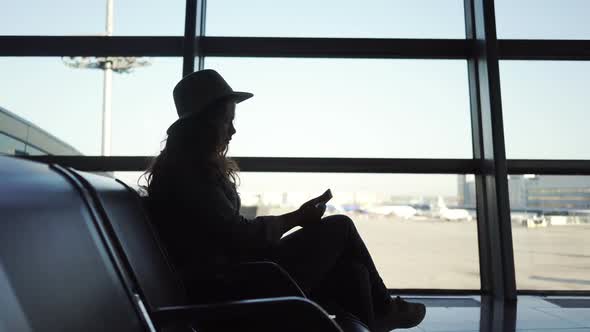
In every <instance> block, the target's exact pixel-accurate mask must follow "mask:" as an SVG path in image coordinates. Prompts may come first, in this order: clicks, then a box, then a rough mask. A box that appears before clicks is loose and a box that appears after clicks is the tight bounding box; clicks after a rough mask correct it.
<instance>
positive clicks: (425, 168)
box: [24, 156, 479, 174]
mask: <svg viewBox="0 0 590 332" xmlns="http://www.w3.org/2000/svg"><path fill="white" fill-rule="evenodd" d="M24 158H27V159H31V160H36V161H41V162H46V163H58V164H61V165H64V166H70V167H73V168H76V169H79V170H84V171H102V172H108V171H142V170H145V169H146V168H147V166H148V165H149V163H150V161H151V160H152V158H151V157H146V156H117V157H99V156H28V157H24ZM234 160H236V161H237V162H238V164H239V166H240V169H241V170H242V171H244V172H302V173H414V174H474V173H478V172H479V171H478V169H479V166H478V165H479V162H478V161H477V160H473V159H378V158H275V157H235V158H234Z"/></svg>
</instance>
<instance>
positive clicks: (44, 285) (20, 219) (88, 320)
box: [0, 156, 146, 332]
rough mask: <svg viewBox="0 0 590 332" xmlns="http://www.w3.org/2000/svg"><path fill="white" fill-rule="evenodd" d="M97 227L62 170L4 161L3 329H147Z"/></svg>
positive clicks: (0, 194)
mask: <svg viewBox="0 0 590 332" xmlns="http://www.w3.org/2000/svg"><path fill="white" fill-rule="evenodd" d="M96 226H97V225H96V218H95V215H94V213H93V211H92V210H91V209H90V207H89V205H88V204H87V201H85V200H84V198H83V196H81V193H80V192H79V191H78V189H77V187H75V186H74V185H73V184H72V183H71V182H69V180H68V179H67V177H65V176H64V173H61V172H60V171H59V170H58V169H56V168H53V167H50V166H48V165H44V164H40V163H35V162H31V161H26V160H21V159H17V158H12V157H6V156H0V299H1V300H0V304H2V308H1V309H0V312H2V314H0V318H2V322H0V329H3V328H8V330H7V331H13V330H16V331H20V330H22V331H35V332H37V331H128V332H133V331H146V325H145V324H144V323H143V322H142V320H141V318H140V316H139V315H138V312H137V309H136V308H137V307H136V305H135V304H134V302H133V300H132V297H131V296H130V292H129V288H127V286H126V283H124V281H123V277H122V275H121V274H120V273H119V271H120V270H118V269H117V266H116V265H115V264H114V262H113V260H112V257H111V256H110V255H109V251H108V250H107V248H106V246H105V245H106V244H105V242H104V238H103V237H102V236H101V233H100V232H99V231H98V230H97V227H96ZM5 305H8V308H7V307H5ZM15 326H16V329H13V327H15Z"/></svg>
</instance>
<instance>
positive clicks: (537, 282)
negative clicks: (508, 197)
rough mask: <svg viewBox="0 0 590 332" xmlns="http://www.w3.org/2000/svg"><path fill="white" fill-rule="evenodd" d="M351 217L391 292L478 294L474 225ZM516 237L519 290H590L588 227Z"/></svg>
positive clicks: (516, 233) (527, 231)
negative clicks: (436, 290)
mask: <svg viewBox="0 0 590 332" xmlns="http://www.w3.org/2000/svg"><path fill="white" fill-rule="evenodd" d="M350 216H351V218H353V220H355V224H356V225H357V229H358V230H359V233H360V234H361V235H362V236H363V238H364V239H365V242H366V244H367V247H368V248H369V250H370V251H371V253H372V255H373V257H374V260H375V263H376V265H377V267H378V269H379V270H380V272H381V274H382V277H383V280H384V281H385V283H386V285H387V286H388V287H389V288H441V289H479V287H480V281H479V258H478V247H477V228H476V222H475V221H453V222H448V221H441V220H436V219H427V218H423V219H421V220H403V219H399V218H395V217H367V216H362V215H358V216H354V215H350ZM512 232H513V239H514V241H513V242H514V252H515V267H516V283H517V287H518V288H519V289H550V290H588V289H590V225H571V226H550V227H545V228H533V229H531V228H525V227H523V226H521V225H519V224H516V223H514V224H513V228H512Z"/></svg>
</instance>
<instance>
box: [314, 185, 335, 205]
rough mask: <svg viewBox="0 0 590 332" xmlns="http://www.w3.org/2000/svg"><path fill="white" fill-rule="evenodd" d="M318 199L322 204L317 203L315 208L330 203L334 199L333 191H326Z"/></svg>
mask: <svg viewBox="0 0 590 332" xmlns="http://www.w3.org/2000/svg"><path fill="white" fill-rule="evenodd" d="M318 199H320V202H319V203H316V205H315V207H319V206H320V205H322V204H326V203H328V201H329V200H331V199H332V191H331V190H330V189H328V190H326V191H325V192H324V193H323V194H321V195H320V196H318Z"/></svg>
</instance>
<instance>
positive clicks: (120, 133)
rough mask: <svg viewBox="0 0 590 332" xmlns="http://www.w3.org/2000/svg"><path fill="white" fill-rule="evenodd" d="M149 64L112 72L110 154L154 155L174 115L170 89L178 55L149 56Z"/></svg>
mask: <svg viewBox="0 0 590 332" xmlns="http://www.w3.org/2000/svg"><path fill="white" fill-rule="evenodd" d="M147 60H148V61H149V63H150V65H149V66H147V67H144V68H138V69H136V70H135V71H133V72H132V73H131V74H115V75H113V118H112V120H113V128H112V129H113V134H112V138H113V142H112V145H113V146H112V154H113V155H156V154H158V153H159V152H160V147H163V145H162V142H163V141H164V139H165V138H166V129H168V126H170V125H171V124H172V122H174V121H175V120H176V119H177V118H178V115H177V114H176V108H175V107H174V100H173V98H172V89H173V88H174V86H175V85H176V83H177V82H178V81H179V80H180V79H181V77H182V59H181V58H149V59H147Z"/></svg>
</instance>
